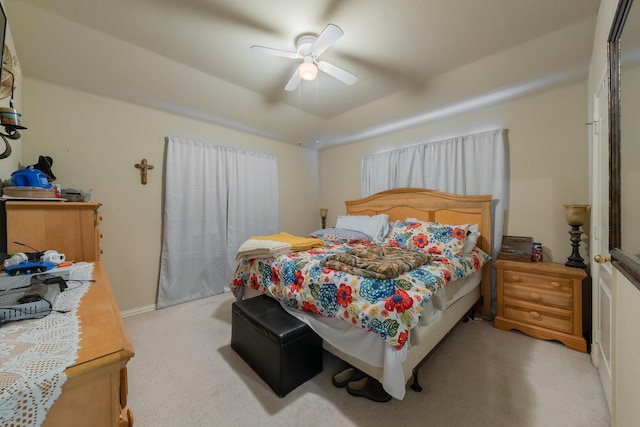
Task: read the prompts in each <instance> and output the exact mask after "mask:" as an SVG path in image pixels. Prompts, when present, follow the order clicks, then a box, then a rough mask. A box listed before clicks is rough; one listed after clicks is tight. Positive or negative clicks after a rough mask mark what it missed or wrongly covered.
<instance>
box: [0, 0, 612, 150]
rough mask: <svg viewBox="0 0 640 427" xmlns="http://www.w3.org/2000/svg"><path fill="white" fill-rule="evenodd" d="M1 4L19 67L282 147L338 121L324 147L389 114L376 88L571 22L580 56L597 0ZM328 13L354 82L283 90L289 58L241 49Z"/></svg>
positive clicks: (402, 87)
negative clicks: (581, 31)
mask: <svg viewBox="0 0 640 427" xmlns="http://www.w3.org/2000/svg"><path fill="white" fill-rule="evenodd" d="M3 3H4V7H5V9H6V10H7V15H8V18H9V25H10V29H11V32H12V34H13V38H14V43H15V46H16V50H17V55H18V57H19V59H20V63H21V67H22V73H23V74H24V75H25V76H29V77H34V78H37V79H41V80H45V81H49V82H52V83H55V84H59V85H64V86H68V87H72V88H77V89H80V90H83V91H87V92H91V93H96V94H99V95H104V96H109V97H113V98H116V99H122V100H125V101H128V102H134V103H137V104H140V105H145V106H148V107H152V108H158V109H163V110H167V111H170V112H173V113H176V114H183V115H186V116H189V117H193V118H197V119H201V120H206V121H210V122H213V123H218V124H222V125H225V126H229V127H232V128H236V129H240V130H243V131H248V132H251V133H254V134H257V135H263V136H267V137H272V138H275V139H278V140H282V141H285V142H288V143H299V142H300V141H302V142H304V143H306V141H308V140H312V139H315V138H318V135H319V133H320V131H319V129H321V128H323V129H326V128H327V127H331V126H332V124H334V123H335V124H336V125H335V126H336V127H337V126H338V125H337V123H340V122H345V121H348V122H350V125H349V126H344V129H341V132H342V133H343V134H342V136H340V137H339V138H334V140H333V141H331V140H330V137H327V138H326V140H323V144H321V145H319V147H322V146H325V145H330V144H331V143H338V142H340V141H342V142H348V141H350V140H353V139H354V138H355V137H352V138H350V137H349V136H348V135H349V134H351V135H356V134H360V133H362V132H363V131H366V129H368V128H370V127H371V126H374V125H375V124H376V123H379V122H380V120H388V117H381V116H380V114H383V115H384V112H383V113H377V114H372V111H374V110H375V111H378V110H380V107H379V105H381V104H380V103H381V102H382V105H384V100H385V99H387V98H392V97H394V96H397V95H398V94H402V93H404V94H407V93H411V94H413V96H416V95H417V96H419V97H429V95H430V86H429V84H430V83H431V82H432V81H433V79H434V78H435V77H436V76H439V75H442V74H443V73H447V72H449V71H451V70H454V69H457V68H459V67H462V66H464V65H466V64H470V63H473V62H475V61H478V60H481V59H482V58H486V57H490V56H492V55H495V54H498V53H499V52H503V51H506V50H508V49H511V48H513V47H515V46H518V45H521V44H523V43H526V42H528V41H530V40H533V39H536V38H539V37H541V36H543V35H545V34H548V33H551V32H554V31H558V30H560V29H562V28H565V27H567V26H570V25H577V24H578V23H580V22H583V21H587V22H588V23H589V24H588V25H587V26H582V27H581V28H586V30H585V31H584V34H582V35H581V36H580V37H575V40H571V41H564V43H572V44H571V45H569V46H570V48H569V49H568V50H569V51H572V52H573V54H572V55H567V56H570V57H571V59H572V61H574V62H575V61H578V62H580V63H581V64H580V65H586V64H588V62H589V57H590V54H591V46H592V45H593V32H594V28H593V26H594V25H595V19H594V17H595V15H596V14H597V11H598V7H599V3H600V0H342V1H340V0H295V1H294V0H268V1H267V0H4V1H3ZM328 23H333V24H336V25H338V26H340V27H341V28H342V30H343V31H344V33H345V34H344V36H343V37H342V38H341V39H340V40H338V42H337V43H336V44H335V45H333V46H332V47H331V48H329V49H328V50H327V51H326V52H325V53H324V54H323V55H322V59H323V60H326V61H329V62H332V63H333V64H335V65H338V66H340V67H342V68H345V69H346V70H348V71H350V72H352V73H354V74H356V75H357V76H358V81H357V83H355V84H354V85H353V86H347V85H344V84H342V83H340V82H338V81H336V80H335V79H333V78H332V77H330V76H328V75H326V74H322V73H320V77H319V78H318V79H317V80H316V81H313V82H303V83H302V85H301V87H300V90H297V91H295V92H285V91H284V86H285V84H286V83H287V81H288V80H289V78H290V76H291V75H292V73H293V72H294V70H295V68H296V67H297V62H296V61H294V60H291V59H286V58H280V57H274V56H268V55H259V54H255V53H250V52H249V47H250V46H251V45H254V44H258V45H263V46H268V47H272V48H276V49H282V50H289V51H295V46H294V41H295V38H296V37H297V36H298V35H299V34H301V33H305V32H314V33H320V32H321V31H322V29H323V28H324V27H325V26H326V25H327V24H328ZM105 35H108V36H106V37H105ZM529 54H530V55H532V56H535V55H539V54H543V52H536V51H532V52H530V53H529ZM540 62H543V63H544V68H543V69H542V70H541V72H543V73H548V74H553V73H555V72H558V71H559V70H558V69H554V68H555V67H565V68H566V67H567V64H564V63H563V61H562V58H559V59H558V60H557V61H555V60H554V61H549V60H548V59H546V57H544V59H542V57H541V61H540ZM372 105H376V108H372V107H371V106H372ZM418 105H419V104H418ZM383 110H384V109H383ZM420 113H422V112H421V111H418V110H416V111H404V112H403V114H404V115H405V116H406V117H408V116H409V115H416V114H420ZM358 116H359V119H358V120H352V119H351V117H358ZM346 118H349V119H348V120H347V119H346ZM394 119H396V120H402V119H403V117H396V118H394ZM334 130H335V129H334ZM329 133H331V132H329Z"/></svg>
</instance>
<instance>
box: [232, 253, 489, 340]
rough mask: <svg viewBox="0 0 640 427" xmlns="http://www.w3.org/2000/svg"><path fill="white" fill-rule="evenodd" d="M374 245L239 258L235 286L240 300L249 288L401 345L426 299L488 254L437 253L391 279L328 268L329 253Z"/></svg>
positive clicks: (474, 267)
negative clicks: (324, 264) (325, 261)
mask: <svg viewBox="0 0 640 427" xmlns="http://www.w3.org/2000/svg"><path fill="white" fill-rule="evenodd" d="M363 245H365V246H366V245H371V243H369V242H360V243H328V244H327V245H326V246H323V247H320V248H314V249H311V250H308V251H301V252H291V253H288V254H286V255H281V256H278V257H276V258H266V259H251V260H245V261H242V262H240V264H239V265H238V267H237V269H236V271H235V274H234V278H233V281H232V284H231V290H232V292H233V294H234V296H235V297H236V298H240V297H242V296H243V295H244V287H245V286H247V285H248V286H250V287H251V288H253V289H255V290H258V291H260V292H262V293H266V294H267V295H270V296H272V297H273V298H275V299H277V300H279V301H281V302H282V303H284V305H286V306H287V307H291V308H294V309H297V310H301V311H306V312H310V313H314V314H316V315H320V316H327V317H336V318H339V319H341V320H344V321H345V322H349V323H351V324H353V325H354V326H357V327H360V328H363V329H367V330H370V331H373V332H375V333H377V334H378V335H380V337H381V339H383V340H384V341H386V342H387V343H388V344H389V345H392V346H394V347H396V348H398V349H401V348H402V347H403V346H404V344H405V343H406V341H407V339H408V338H409V331H410V330H411V329H412V328H413V327H414V326H416V325H417V324H418V323H419V318H420V313H421V312H422V309H423V306H424V304H425V302H427V301H429V299H430V298H431V296H432V295H433V294H434V293H435V292H437V291H438V289H440V288H442V287H444V286H447V284H448V283H450V282H451V281H453V280H456V279H460V278H463V277H466V276H468V275H470V274H472V273H473V272H474V271H476V270H479V269H480V268H482V266H483V265H484V263H485V262H487V260H488V259H489V256H488V255H487V254H485V253H484V252H482V251H481V250H480V249H478V248H475V249H474V250H473V252H472V253H471V254H468V255H460V256H453V257H449V258H445V257H443V256H439V255H434V256H431V259H430V261H429V262H428V263H426V264H424V265H422V266H420V267H418V268H414V269H412V270H409V271H407V272H405V273H402V274H400V275H399V276H397V277H395V278H392V279H375V278H369V277H364V276H358V275H354V274H350V273H347V272H345V271H339V270H332V269H330V268H328V267H323V266H322V265H321V264H320V263H321V261H322V260H323V259H324V258H325V257H327V256H330V255H335V254H338V253H341V252H344V251H348V250H351V249H355V248H357V247H362V246H363Z"/></svg>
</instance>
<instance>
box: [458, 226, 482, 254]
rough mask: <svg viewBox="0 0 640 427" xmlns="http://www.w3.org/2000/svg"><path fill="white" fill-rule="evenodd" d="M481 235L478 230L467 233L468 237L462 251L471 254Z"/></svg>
mask: <svg viewBox="0 0 640 427" xmlns="http://www.w3.org/2000/svg"><path fill="white" fill-rule="evenodd" d="M479 237H480V233H479V232H477V231H476V232H473V233H469V234H467V238H466V239H465V240H464V245H463V246H462V253H463V254H470V253H471V252H472V251H473V248H475V247H476V246H478V238H479Z"/></svg>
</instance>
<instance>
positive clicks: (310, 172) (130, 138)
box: [22, 78, 320, 311]
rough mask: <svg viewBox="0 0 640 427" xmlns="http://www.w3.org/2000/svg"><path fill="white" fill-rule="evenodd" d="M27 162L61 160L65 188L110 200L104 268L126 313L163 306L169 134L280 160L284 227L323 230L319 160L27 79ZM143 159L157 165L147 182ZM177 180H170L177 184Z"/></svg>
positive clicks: (58, 170) (57, 165) (57, 166)
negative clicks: (159, 299) (48, 158)
mask: <svg viewBox="0 0 640 427" xmlns="http://www.w3.org/2000/svg"><path fill="white" fill-rule="evenodd" d="M22 96H23V105H24V109H23V117H24V120H25V123H27V122H28V126H29V130H28V131H25V132H24V134H23V138H22V144H23V154H22V162H23V163H25V164H33V163H35V162H36V161H37V159H38V156H39V155H48V156H51V157H52V158H53V160H54V165H53V171H54V173H55V175H56V176H57V178H58V179H57V181H56V183H57V184H60V185H61V186H62V188H69V187H71V188H77V189H92V200H94V201H98V202H101V203H103V206H102V208H101V209H100V212H101V213H102V216H103V222H102V224H101V226H100V229H101V231H102V233H103V235H104V238H103V239H102V243H101V244H102V249H103V251H104V254H103V258H102V260H103V262H104V264H105V267H106V269H107V273H108V275H109V278H110V280H111V283H112V286H113V290H114V293H115V296H116V300H117V302H118V305H119V306H120V309H121V310H125V311H126V310H131V309H137V308H141V307H142V308H144V307H149V306H152V305H153V304H155V301H156V292H157V285H158V271H159V259H160V252H161V231H162V228H161V227H162V226H161V220H162V181H163V162H164V150H165V137H166V136H167V135H170V134H174V135H181V136H186V137H192V138H195V139H198V140H202V141H211V142H213V143H219V144H223V145H228V146H234V147H240V148H245V149H249V150H254V151H258V152H264V153H269V154H272V155H275V156H276V157H277V161H278V170H279V174H278V179H279V193H280V201H279V209H280V227H281V229H283V230H287V231H289V232H292V233H300V234H304V233H309V232H310V231H312V230H314V229H317V228H319V226H320V223H319V216H318V207H319V206H318V204H317V200H318V198H319V196H318V188H317V176H318V167H317V165H318V160H317V153H316V152H315V151H312V150H308V149H305V148H300V147H297V146H293V145H287V144H283V143H281V142H277V141H273V140H268V139H264V138H259V137H255V136H252V135H249V134H245V133H241V132H237V131H233V130H230V129H227V128H223V127H219V126H215V125H211V124H207V123H204V122H200V121H196V120H191V119H186V118H183V117H179V116H176V115H172V114H168V113H164V112H160V111H157V110H153V109H149V108H143V107H139V106H136V105H133V104H128V103H124V102H120V101H115V100H113V99H108V98H103V97H100V96H95V95H91V94H88V93H84V92H79V91H75V90H70V89H67V88H64V87H61V86H56V85H52V84H48V83H44V82H42V81H40V80H35V79H30V78H26V79H24V85H23V95H22ZM142 158H146V159H147V160H148V162H149V163H150V164H152V165H154V166H155V169H153V170H152V171H149V178H148V184H147V185H141V183H140V174H139V170H138V169H136V168H134V164H135V163H139V162H140V160H141V159H142ZM169 179H170V177H169Z"/></svg>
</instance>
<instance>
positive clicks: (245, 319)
mask: <svg viewBox="0 0 640 427" xmlns="http://www.w3.org/2000/svg"><path fill="white" fill-rule="evenodd" d="M231 313H232V314H231V347H232V348H233V349H234V350H235V351H236V352H237V353H238V354H239V355H240V356H241V357H242V358H243V359H244V360H245V361H246V362H247V363H248V364H249V366H251V368H252V369H253V370H254V371H255V372H256V373H257V374H258V375H259V376H260V377H261V378H262V379H263V380H264V381H265V382H266V383H267V384H268V385H269V386H270V387H271V388H272V389H273V391H274V392H275V393H276V394H277V395H278V396H280V397H283V396H285V395H286V394H287V393H289V392H290V391H291V390H293V389H294V388H296V387H298V386H299V385H300V384H302V383H303V382H305V381H307V380H309V379H310V378H312V377H313V376H314V375H316V374H318V373H320V372H321V371H322V339H321V338H320V337H319V336H318V335H316V333H315V332H313V330H311V328H310V327H309V326H308V325H307V324H306V323H304V322H301V321H300V320H298V319H296V318H295V317H293V316H292V315H290V314H289V313H287V312H286V310H284V309H283V308H282V307H281V306H280V303H279V302H278V301H276V300H274V299H273V298H270V297H268V296H266V295H260V296H258V297H255V298H250V299H247V300H242V301H235V302H234V303H233V304H232V307H231Z"/></svg>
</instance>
